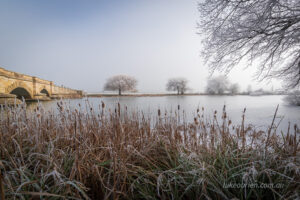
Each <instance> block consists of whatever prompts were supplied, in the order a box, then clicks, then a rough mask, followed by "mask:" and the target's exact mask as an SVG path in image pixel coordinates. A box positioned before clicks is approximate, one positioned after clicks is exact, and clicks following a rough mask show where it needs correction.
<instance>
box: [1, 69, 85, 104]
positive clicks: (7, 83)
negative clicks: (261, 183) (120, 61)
mask: <svg viewBox="0 0 300 200" xmlns="http://www.w3.org/2000/svg"><path fill="white" fill-rule="evenodd" d="M82 96H83V92H82V91H81V90H73V89H70V88H66V87H61V86H57V85H55V84H53V82H52V81H47V80H43V79H40V78H37V77H34V76H28V75H24V74H20V73H16V72H12V71H8V70H6V69H3V68H1V67H0V104H1V99H2V102H4V99H6V100H8V99H10V100H12V98H13V99H15V97H17V98H18V99H21V98H24V99H25V100H50V99H53V98H81V97H82Z"/></svg>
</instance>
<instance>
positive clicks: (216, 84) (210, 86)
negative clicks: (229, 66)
mask: <svg viewBox="0 0 300 200" xmlns="http://www.w3.org/2000/svg"><path fill="white" fill-rule="evenodd" d="M228 87H229V81H228V79H227V77H226V76H218V77H214V78H211V79H209V80H208V81H207V86H206V92H207V93H208V94H224V92H225V91H226V90H228Z"/></svg>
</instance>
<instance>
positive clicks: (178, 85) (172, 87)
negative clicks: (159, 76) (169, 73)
mask: <svg viewBox="0 0 300 200" xmlns="http://www.w3.org/2000/svg"><path fill="white" fill-rule="evenodd" d="M187 83H188V81H187V80H186V79H185V78H172V79H169V80H168V83H167V90H168V91H177V94H184V93H185V92H186V90H187V89H188V87H187Z"/></svg>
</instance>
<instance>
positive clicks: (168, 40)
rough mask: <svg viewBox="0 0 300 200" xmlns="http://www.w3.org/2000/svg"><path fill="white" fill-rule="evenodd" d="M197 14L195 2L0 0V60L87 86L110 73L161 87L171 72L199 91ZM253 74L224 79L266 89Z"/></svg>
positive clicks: (151, 88) (91, 88) (94, 86)
mask: <svg viewBox="0 0 300 200" xmlns="http://www.w3.org/2000/svg"><path fill="white" fill-rule="evenodd" d="M197 20H198V11H197V1H196V0H143V1H141V0H126V1H123V0H119V1H114V0H107V1H85V0H51V1H42V0H26V1H24V0H19V1H17V0H1V1H0V34H1V37H0V66H1V67H3V68H5V69H8V70H12V71H16V72H20V73H24V74H28V75H33V76H37V77H40V78H43V79H47V80H52V81H54V82H55V83H56V84H57V85H65V86H68V87H71V88H74V89H83V90H85V91H87V92H101V91H102V90H103V85H104V83H105V81H106V79H107V78H109V77H110V76H113V75H116V74H128V75H131V76H135V77H136V78H137V79H138V90H139V91H140V92H164V91H165V84H166V82H167V80H168V79H169V78H172V77H185V78H187V79H188V80H189V87H190V88H192V89H193V91H194V92H199V91H203V90H204V88H205V85H206V81H207V77H208V70H207V67H206V66H204V65H203V62H202V60H201V57H200V51H201V41H200V37H199V35H197V34H196V32H197V28H196V27H197ZM254 72H255V71H254V69H248V70H246V71H243V69H242V66H241V67H240V68H236V69H234V70H233V71H232V72H231V73H230V74H229V79H230V81H232V82H239V83H240V84H241V86H242V89H245V88H246V87H247V85H248V84H251V85H253V88H254V89H255V88H258V87H265V88H271V87H272V83H270V84H268V85H267V83H266V82H263V83H257V82H255V81H253V75H254ZM273 85H274V88H278V87H279V86H280V84H279V82H275V81H274V82H273Z"/></svg>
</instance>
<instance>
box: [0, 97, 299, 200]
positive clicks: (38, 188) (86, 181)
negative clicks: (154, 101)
mask: <svg viewBox="0 0 300 200" xmlns="http://www.w3.org/2000/svg"><path fill="white" fill-rule="evenodd" d="M81 106H82V107H86V106H88V105H80V107H81ZM25 107H26V105H20V106H17V107H14V108H8V109H5V110H1V111H0V117H1V118H0V152H1V162H0V168H1V171H2V178H1V177H0V183H2V185H3V187H2V189H1V188H0V194H2V195H3V196H4V195H5V197H6V198H7V199H12V198H24V199H30V198H41V197H44V198H54V199H59V198H64V199H71V198H73V199H74V198H77V199H172V198H173V199H197V198H200V199H201V198H206V199H207V198H210V199H234V198H238V199H278V198H283V199H295V198H297V196H299V192H298V191H299V183H300V174H299V167H300V160H299V158H300V146H299V142H300V141H299V137H297V134H298V132H299V130H298V128H297V126H295V127H290V129H289V130H288V131H287V132H286V133H284V134H283V135H277V133H276V130H277V129H276V126H275V125H274V123H273V122H274V121H273V122H270V128H269V129H268V130H267V131H266V132H264V131H256V129H255V127H253V126H250V125H247V124H245V115H244V114H245V113H244V114H243V115H242V119H243V120H242V122H241V124H234V125H233V124H232V121H231V120H230V119H229V118H228V116H227V113H226V110H225V108H224V110H223V113H221V115H222V121H218V120H217V112H215V113H213V118H211V119H208V120H207V119H206V118H205V117H204V115H203V112H204V111H203V110H202V109H197V110H195V113H197V115H196V116H195V118H194V121H193V122H191V123H186V122H184V121H183V120H182V119H183V118H182V116H181V114H180V112H179V109H180V108H179V107H178V108H177V109H178V110H177V111H175V112H174V113H165V112H162V111H161V110H159V109H158V110H156V113H157V115H156V117H155V118H154V119H153V118H148V117H147V116H144V115H143V113H141V112H139V111H135V112H134V111H133V112H129V111H127V109H126V108H124V107H122V106H121V105H120V104H118V105H117V107H116V108H115V109H113V110H111V109H108V108H106V105H105V104H104V103H102V104H100V105H99V106H98V107H99V109H100V112H99V113H97V114H96V113H95V110H94V108H93V107H88V108H87V109H86V110H82V109H80V108H79V109H75V108H71V107H70V106H69V105H68V104H65V103H62V102H58V104H57V108H56V109H57V110H59V113H58V114H54V113H53V112H51V111H50V112H49V111H45V110H44V108H43V107H42V106H39V107H37V108H36V109H34V110H33V111H32V112H28V111H27V110H26V108H25ZM244 112H245V111H244ZM276 112H277V111H276ZM275 118H276V114H275V116H274V119H275ZM152 120H154V121H152Z"/></svg>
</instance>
